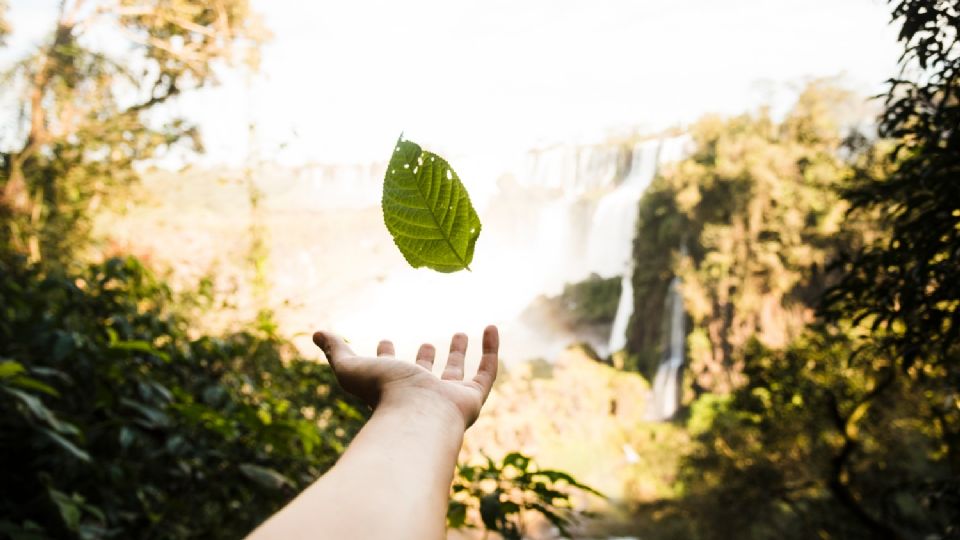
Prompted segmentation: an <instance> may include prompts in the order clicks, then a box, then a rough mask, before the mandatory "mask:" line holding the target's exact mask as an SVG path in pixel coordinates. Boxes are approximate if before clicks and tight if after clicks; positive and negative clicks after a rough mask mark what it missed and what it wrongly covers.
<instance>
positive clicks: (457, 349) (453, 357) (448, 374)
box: [440, 332, 467, 381]
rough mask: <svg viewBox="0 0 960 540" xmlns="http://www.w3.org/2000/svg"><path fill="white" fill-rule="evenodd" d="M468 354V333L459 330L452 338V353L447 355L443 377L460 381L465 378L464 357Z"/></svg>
mask: <svg viewBox="0 0 960 540" xmlns="http://www.w3.org/2000/svg"><path fill="white" fill-rule="evenodd" d="M466 354H467V335H466V334H464V333H462V332H458V333H456V334H454V335H453V339H451V340H450V355H449V356H447V365H446V367H444V368H443V375H441V376H440V378H441V379H445V380H451V381H459V380H462V379H463V358H464V356H466Z"/></svg>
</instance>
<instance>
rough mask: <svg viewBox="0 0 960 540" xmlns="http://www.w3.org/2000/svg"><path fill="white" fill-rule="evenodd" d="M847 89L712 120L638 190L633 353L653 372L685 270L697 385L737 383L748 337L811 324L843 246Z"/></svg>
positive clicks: (816, 89) (779, 335) (716, 387)
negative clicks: (776, 116)
mask: <svg viewBox="0 0 960 540" xmlns="http://www.w3.org/2000/svg"><path fill="white" fill-rule="evenodd" d="M849 99H851V97H850V96H849V95H848V94H846V93H845V92H842V91H840V90H837V89H836V88H832V87H830V86H829V85H827V84H825V83H815V84H813V85H811V86H810V87H808V88H807V89H806V91H804V92H803V94H802V95H801V96H800V98H799V100H798V101H797V103H796V105H795V106H794V108H793V110H792V111H791V112H790V113H789V114H788V115H787V117H786V118H785V119H784V120H783V121H782V122H779V123H778V122H775V121H774V120H773V119H771V118H770V116H769V114H768V113H767V112H765V111H761V112H760V113H758V114H756V115H742V116H738V117H735V118H730V119H721V118H717V117H707V118H705V119H703V120H701V121H700V122H698V123H697V124H696V125H695V126H694V127H693V129H692V136H693V140H694V145H695V150H694V152H693V154H692V155H691V156H690V157H689V158H688V159H685V160H683V161H681V162H679V163H677V164H675V165H674V166H672V167H668V168H667V169H666V170H665V171H663V172H662V174H661V175H660V176H659V177H658V178H657V179H656V180H655V181H654V183H653V184H652V185H651V187H650V188H649V190H648V192H647V193H646V194H645V195H644V198H643V200H642V202H641V207H640V218H639V226H638V227H639V228H638V232H637V236H636V241H635V243H634V257H635V260H636V261H637V264H636V270H635V272H634V277H633V285H634V291H635V302H634V305H635V306H637V310H636V311H635V313H634V316H633V319H632V322H631V324H630V328H631V330H630V332H629V334H628V336H629V338H630V339H629V341H628V349H629V350H630V352H631V353H632V354H634V355H637V356H639V357H640V358H641V361H640V366H639V367H640V369H641V371H643V372H644V373H645V374H646V375H647V376H648V377H652V375H653V371H654V370H655V369H656V364H657V362H658V361H659V358H660V352H659V350H660V347H661V346H662V343H661V342H662V335H663V332H662V328H661V326H662V325H661V321H663V320H665V317H664V316H663V306H664V299H665V297H666V294H667V284H668V283H669V282H670V280H671V278H672V277H673V276H675V275H678V276H680V277H681V279H682V282H683V285H682V291H683V298H684V304H685V307H686V311H687V313H688V314H689V316H690V318H691V319H692V323H693V325H692V330H691V333H690V335H689V337H688V339H687V342H688V347H689V355H688V356H689V363H690V369H691V372H692V375H693V377H694V383H695V384H696V386H697V387H698V388H699V389H701V390H710V391H720V392H723V391H730V390H732V389H733V388H735V387H736V386H738V385H739V384H742V382H743V377H742V375H741V374H742V371H743V369H744V360H743V357H742V352H743V349H744V347H745V345H746V343H747V342H748V341H749V340H750V339H751V338H752V337H754V336H756V337H757V338H758V339H760V340H761V341H762V342H763V343H765V344H767V345H769V346H775V347H782V346H785V345H786V344H787V343H789V342H790V340H791V339H792V338H794V337H796V336H797V335H799V334H800V332H801V331H802V329H803V327H804V325H805V324H807V323H808V322H810V320H812V310H813V306H814V305H815V304H816V302H817V298H818V294H819V292H820V291H821V290H823V288H824V287H825V284H826V281H827V279H828V276H827V275H826V272H825V268H826V265H827V262H828V261H829V260H830V259H831V258H832V254H833V253H834V251H835V250H836V247H837V245H838V244H839V243H841V242H843V241H845V239H846V238H847V237H848V236H849V235H848V233H849V232H850V231H849V230H848V231H844V230H842V229H841V219H842V217H843V205H842V204H841V202H840V200H839V197H838V196H837V194H836V192H835V190H834V189H835V187H836V186H838V185H839V184H840V183H841V182H843V181H844V180H845V179H846V178H847V176H848V175H849V174H850V172H849V171H850V169H849V167H848V165H847V164H845V163H844V162H843V161H842V160H841V157H840V148H841V145H842V143H843V139H842V137H841V135H840V126H838V125H837V122H836V120H835V115H834V114H832V112H833V111H834V110H836V109H838V108H839V107H841V106H842V105H843V104H844V103H845V102H847V101H848V100H849Z"/></svg>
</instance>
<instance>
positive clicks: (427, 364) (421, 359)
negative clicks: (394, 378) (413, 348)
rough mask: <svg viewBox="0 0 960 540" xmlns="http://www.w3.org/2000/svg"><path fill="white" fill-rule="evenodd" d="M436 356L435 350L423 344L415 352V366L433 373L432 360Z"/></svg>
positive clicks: (431, 346)
mask: <svg viewBox="0 0 960 540" xmlns="http://www.w3.org/2000/svg"><path fill="white" fill-rule="evenodd" d="M436 356H437V349H436V348H435V347H434V346H433V345H431V344H429V343H424V344H423V345H421V346H420V350H419V351H417V365H418V366H420V367H422V368H424V369H426V370H427V371H433V359H434V357H436Z"/></svg>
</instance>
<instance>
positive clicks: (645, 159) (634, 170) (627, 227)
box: [587, 139, 660, 277]
mask: <svg viewBox="0 0 960 540" xmlns="http://www.w3.org/2000/svg"><path fill="white" fill-rule="evenodd" d="M659 149H660V140H658V139H654V140H650V141H644V142H641V143H639V144H637V145H636V146H635V147H634V148H633V157H632V160H631V165H630V172H629V173H627V176H626V178H624V179H623V181H622V182H621V183H620V185H619V186H617V188H616V189H614V190H613V191H611V192H610V193H608V194H607V195H605V196H604V197H603V198H601V199H600V202H599V203H597V208H596V210H595V211H594V213H593V219H592V220H591V224H590V234H589V236H588V240H587V261H588V262H587V266H588V267H589V269H590V271H591V272H593V273H596V274H599V275H601V276H603V277H614V276H619V275H623V274H624V273H626V272H627V271H628V269H629V268H630V259H631V255H632V253H633V235H634V229H635V228H636V226H637V204H638V203H639V202H640V197H641V196H642V195H643V190H645V189H646V188H647V186H648V185H649V184H650V181H651V180H653V177H654V175H655V174H656V172H657V153H658V150H659Z"/></svg>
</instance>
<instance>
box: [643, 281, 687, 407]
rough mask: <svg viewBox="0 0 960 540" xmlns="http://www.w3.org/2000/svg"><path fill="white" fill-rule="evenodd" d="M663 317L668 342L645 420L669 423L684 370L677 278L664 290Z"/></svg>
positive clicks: (682, 317)
mask: <svg viewBox="0 0 960 540" xmlns="http://www.w3.org/2000/svg"><path fill="white" fill-rule="evenodd" d="M665 302H666V305H665V306H664V307H665V309H664V313H666V314H667V315H668V316H669V320H668V321H667V324H668V326H669V330H668V334H667V335H668V336H669V339H668V341H667V344H666V350H665V351H664V355H663V360H661V361H660V365H659V366H658V367H657V374H656V376H655V377H654V378H653V392H652V393H651V394H650V402H649V408H648V409H647V418H649V419H650V420H668V419H670V418H672V417H673V415H674V414H676V412H677V408H679V406H680V377H681V374H682V368H683V357H684V346H683V345H684V340H685V339H686V324H685V322H686V321H685V316H686V315H685V313H684V310H683V296H682V295H681V294H680V278H679V277H675V278H673V280H672V281H671V282H670V288H669V289H668V290H667V298H666V301H665Z"/></svg>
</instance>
